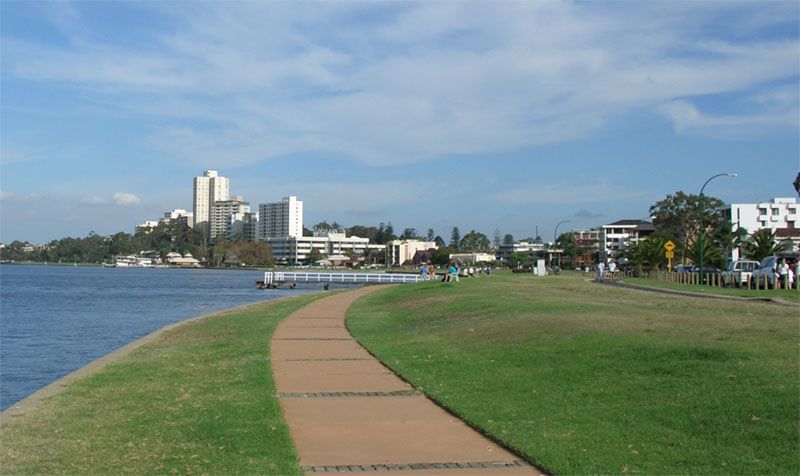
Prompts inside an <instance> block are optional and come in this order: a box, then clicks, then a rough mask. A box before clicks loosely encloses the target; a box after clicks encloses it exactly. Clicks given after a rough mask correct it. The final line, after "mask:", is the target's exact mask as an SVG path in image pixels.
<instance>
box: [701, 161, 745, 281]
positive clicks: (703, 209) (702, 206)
mask: <svg viewBox="0 0 800 476" xmlns="http://www.w3.org/2000/svg"><path fill="white" fill-rule="evenodd" d="M717 177H736V173H727V174H717V175H714V176H713V177H711V178H709V179H708V180H706V183H704V184H703V186H702V187H700V283H701V284H702V283H703V235H705V231H704V230H703V215H704V213H705V206H704V205H703V190H705V188H706V185H708V182H710V181H712V180H714V179H715V178H717Z"/></svg>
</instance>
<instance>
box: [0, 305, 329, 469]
mask: <svg viewBox="0 0 800 476" xmlns="http://www.w3.org/2000/svg"><path fill="white" fill-rule="evenodd" d="M321 296H322V294H319V293H318V294H313V295H304V296H299V297H294V298H285V299H279V300H273V301H268V302H264V303H259V304H253V305H249V306H246V307H243V308H237V309H233V310H228V311H223V312H218V313H214V314H211V315H209V316H204V317H202V318H198V319H193V320H191V321H188V322H184V323H181V324H179V325H176V326H171V327H170V328H168V329H164V330H163V331H161V332H158V333H155V334H154V335H151V336H148V337H147V338H145V340H144V341H141V342H138V345H136V346H132V348H129V349H127V350H125V351H122V352H120V353H119V354H117V355H115V356H108V357H109V359H108V360H107V361H105V362H102V363H99V364H98V368H97V369H85V370H86V372H87V373H88V375H86V376H85V377H83V378H78V379H75V380H73V381H70V382H69V386H68V387H66V388H64V389H63V392H60V393H59V392H56V393H55V394H54V395H53V396H51V397H49V398H44V399H40V400H39V401H38V402H37V403H36V404H35V405H33V406H29V407H28V408H27V409H22V410H21V411H20V413H19V414H18V416H11V414H10V415H9V417H5V415H4V418H3V420H4V421H3V422H2V433H1V434H0V443H1V444H0V455H2V461H3V474H102V473H122V472H129V471H131V467H132V465H134V466H135V470H133V471H134V472H136V473H143V474H151V473H157V472H177V473H181V474H188V473H211V474H230V473H238V474H252V473H270V474H297V473H298V462H297V455H296V454H295V452H294V446H293V444H292V442H291V439H290V437H289V434H288V430H287V429H286V426H285V424H284V423H283V419H282V417H281V414H280V408H279V406H278V403H277V400H276V399H275V396H274V395H275V389H274V384H273V381H272V376H271V373H270V370H269V369H270V365H269V343H270V338H271V335H272V332H273V331H274V329H275V327H276V326H277V324H278V323H279V322H280V321H281V320H282V319H284V318H285V317H286V316H288V315H289V314H291V313H292V312H294V311H296V310H297V309H299V308H301V307H302V306H304V305H306V304H308V303H309V302H311V301H313V300H316V299H318V298H319V297H321Z"/></svg>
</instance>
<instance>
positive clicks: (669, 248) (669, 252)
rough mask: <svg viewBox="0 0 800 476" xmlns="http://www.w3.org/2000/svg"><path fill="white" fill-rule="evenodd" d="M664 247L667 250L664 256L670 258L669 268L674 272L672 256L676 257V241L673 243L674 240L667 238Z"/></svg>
mask: <svg viewBox="0 0 800 476" xmlns="http://www.w3.org/2000/svg"><path fill="white" fill-rule="evenodd" d="M664 249H665V250H667V252H666V253H664V256H665V257H666V258H667V259H668V260H669V262H668V263H667V269H668V270H669V271H670V272H672V258H674V257H675V252H674V251H673V250H674V249H675V243H673V242H672V240H667V242H666V243H664Z"/></svg>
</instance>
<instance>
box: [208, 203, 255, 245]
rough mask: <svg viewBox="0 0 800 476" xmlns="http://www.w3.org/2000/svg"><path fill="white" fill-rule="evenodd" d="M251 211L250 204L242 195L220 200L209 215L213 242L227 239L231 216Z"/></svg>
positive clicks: (210, 235)
mask: <svg viewBox="0 0 800 476" xmlns="http://www.w3.org/2000/svg"><path fill="white" fill-rule="evenodd" d="M240 213H241V214H244V213H250V204H249V203H248V202H245V201H244V200H243V199H242V197H233V198H232V199H231V200H218V201H216V202H214V206H212V207H211V216H210V217H209V220H208V221H209V229H210V230H211V233H210V234H209V235H208V236H209V237H210V238H211V241H212V242H215V243H216V242H218V241H225V237H226V236H227V235H228V231H229V228H230V225H231V216H233V215H236V214H240Z"/></svg>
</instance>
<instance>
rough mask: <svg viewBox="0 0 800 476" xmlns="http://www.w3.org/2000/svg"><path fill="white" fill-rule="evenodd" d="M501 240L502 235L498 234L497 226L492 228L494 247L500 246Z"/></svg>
mask: <svg viewBox="0 0 800 476" xmlns="http://www.w3.org/2000/svg"><path fill="white" fill-rule="evenodd" d="M501 241H502V237H501V235H500V229H499V228H495V229H494V247H495V248H497V247H498V246H500V242H501Z"/></svg>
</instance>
